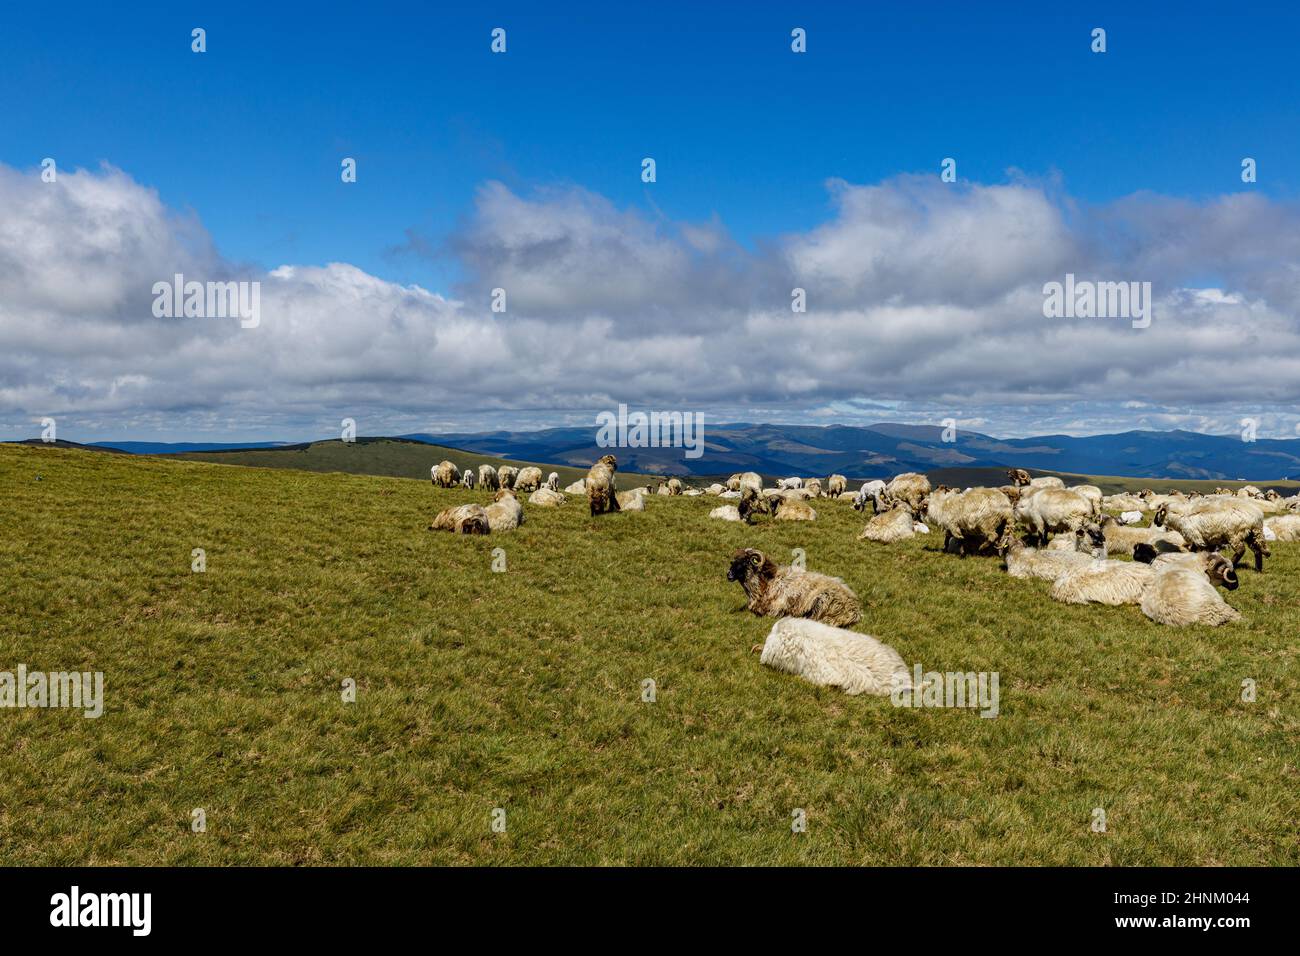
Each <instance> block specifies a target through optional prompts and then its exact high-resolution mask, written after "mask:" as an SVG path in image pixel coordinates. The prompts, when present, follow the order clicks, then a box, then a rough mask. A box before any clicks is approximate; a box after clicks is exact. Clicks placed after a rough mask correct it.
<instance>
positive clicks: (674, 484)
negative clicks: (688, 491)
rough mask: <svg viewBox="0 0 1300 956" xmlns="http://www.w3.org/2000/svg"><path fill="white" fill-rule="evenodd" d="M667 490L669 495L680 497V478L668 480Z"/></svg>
mask: <svg viewBox="0 0 1300 956" xmlns="http://www.w3.org/2000/svg"><path fill="white" fill-rule="evenodd" d="M667 488H668V493H669V494H670V495H674V496H676V495H680V494H681V493H682V480H681V479H680V478H669V479H668V484H667Z"/></svg>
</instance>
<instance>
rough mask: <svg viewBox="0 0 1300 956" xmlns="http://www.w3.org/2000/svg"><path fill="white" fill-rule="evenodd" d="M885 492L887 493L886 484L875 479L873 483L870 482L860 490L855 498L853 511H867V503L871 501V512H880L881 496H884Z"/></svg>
mask: <svg viewBox="0 0 1300 956" xmlns="http://www.w3.org/2000/svg"><path fill="white" fill-rule="evenodd" d="M884 491H885V483H884V482H883V481H881V480H880V479H879V478H875V479H873V480H871V481H868V482H867V483H866V484H864V485H863V486H862V487H861V488H859V489H858V493H857V494H856V495H854V496H853V510H854V511H866V510H867V502H868V501H870V502H871V510H872V511H873V512H875V511H879V510H880V506H879V503H880V496H881V495H882V494H884Z"/></svg>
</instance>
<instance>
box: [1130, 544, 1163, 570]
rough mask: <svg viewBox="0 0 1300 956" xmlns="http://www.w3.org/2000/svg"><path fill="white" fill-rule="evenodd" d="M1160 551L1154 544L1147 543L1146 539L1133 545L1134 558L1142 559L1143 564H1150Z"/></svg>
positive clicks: (1135, 559) (1136, 559)
mask: <svg viewBox="0 0 1300 956" xmlns="http://www.w3.org/2000/svg"><path fill="white" fill-rule="evenodd" d="M1159 553H1160V552H1159V551H1157V550H1156V546H1155V545H1154V544H1147V542H1145V541H1139V542H1138V543H1137V544H1135V545H1133V560H1134V561H1140V562H1142V563H1143V564H1150V563H1151V562H1152V561H1154V560H1155V559H1156V555H1157V554H1159Z"/></svg>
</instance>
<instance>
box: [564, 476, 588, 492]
mask: <svg viewBox="0 0 1300 956" xmlns="http://www.w3.org/2000/svg"><path fill="white" fill-rule="evenodd" d="M564 493H565V494H566V495H585V494H586V493H587V479H586V478H579V479H578V480H577V481H575V482H574V483H573V484H571V485H569V486H568V487H567V488H565V489H564Z"/></svg>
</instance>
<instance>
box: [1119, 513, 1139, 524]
mask: <svg viewBox="0 0 1300 956" xmlns="http://www.w3.org/2000/svg"><path fill="white" fill-rule="evenodd" d="M1141 520H1142V512H1141V511H1121V512H1120V515H1119V522H1120V524H1137V523H1138V522H1139V521H1141Z"/></svg>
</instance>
